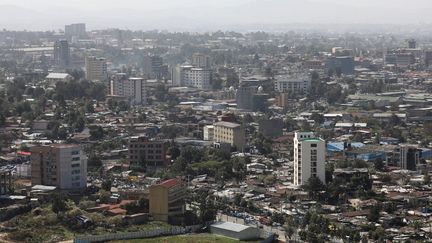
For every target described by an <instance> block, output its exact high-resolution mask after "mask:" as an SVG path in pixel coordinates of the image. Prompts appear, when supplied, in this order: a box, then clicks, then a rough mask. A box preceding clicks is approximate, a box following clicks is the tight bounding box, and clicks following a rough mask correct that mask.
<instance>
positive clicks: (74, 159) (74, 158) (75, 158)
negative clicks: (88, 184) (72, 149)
mask: <svg viewBox="0 0 432 243" xmlns="http://www.w3.org/2000/svg"><path fill="white" fill-rule="evenodd" d="M80 159H81V158H80V157H73V158H72V161H80Z"/></svg>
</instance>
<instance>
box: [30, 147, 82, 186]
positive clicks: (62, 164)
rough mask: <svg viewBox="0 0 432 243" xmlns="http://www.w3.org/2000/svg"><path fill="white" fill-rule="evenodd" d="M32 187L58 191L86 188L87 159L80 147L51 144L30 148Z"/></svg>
mask: <svg viewBox="0 0 432 243" xmlns="http://www.w3.org/2000/svg"><path fill="white" fill-rule="evenodd" d="M31 152H32V154H31V178H32V179H31V180H32V184H33V185H46V186H56V187H58V188H59V189H82V188H85V187H86V186H87V157H86V155H85V154H84V151H83V150H82V148H81V146H80V145H74V144H51V145H46V146H35V147H32V148H31Z"/></svg>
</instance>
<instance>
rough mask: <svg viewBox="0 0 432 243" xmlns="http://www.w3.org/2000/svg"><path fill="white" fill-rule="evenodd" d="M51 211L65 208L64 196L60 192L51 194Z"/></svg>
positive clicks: (59, 210)
mask: <svg viewBox="0 0 432 243" xmlns="http://www.w3.org/2000/svg"><path fill="white" fill-rule="evenodd" d="M51 202H52V211H53V212H54V213H56V214H59V213H60V212H64V211H66V210H67V204H66V198H65V196H64V195H63V194H61V193H55V194H53V195H52V201H51Z"/></svg>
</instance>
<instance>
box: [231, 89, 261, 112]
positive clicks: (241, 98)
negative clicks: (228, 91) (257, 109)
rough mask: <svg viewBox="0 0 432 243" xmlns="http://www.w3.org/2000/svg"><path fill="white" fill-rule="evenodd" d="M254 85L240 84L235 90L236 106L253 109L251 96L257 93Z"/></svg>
mask: <svg viewBox="0 0 432 243" xmlns="http://www.w3.org/2000/svg"><path fill="white" fill-rule="evenodd" d="M257 89H258V88H257V87H256V86H240V87H239V88H238V89H237V92H236V102H237V108H238V109H242V110H249V111H251V110H253V96H254V95H255V94H256V93H257Z"/></svg>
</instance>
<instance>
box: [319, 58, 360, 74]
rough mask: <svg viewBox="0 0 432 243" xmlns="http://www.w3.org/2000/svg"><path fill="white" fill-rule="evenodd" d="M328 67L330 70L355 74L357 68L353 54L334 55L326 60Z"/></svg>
mask: <svg viewBox="0 0 432 243" xmlns="http://www.w3.org/2000/svg"><path fill="white" fill-rule="evenodd" d="M326 68H327V70H328V71H333V72H335V73H339V72H340V73H341V74H344V75H353V74H354V69H355V62H354V58H353V57H351V56H332V57H328V58H327V60H326Z"/></svg>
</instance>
